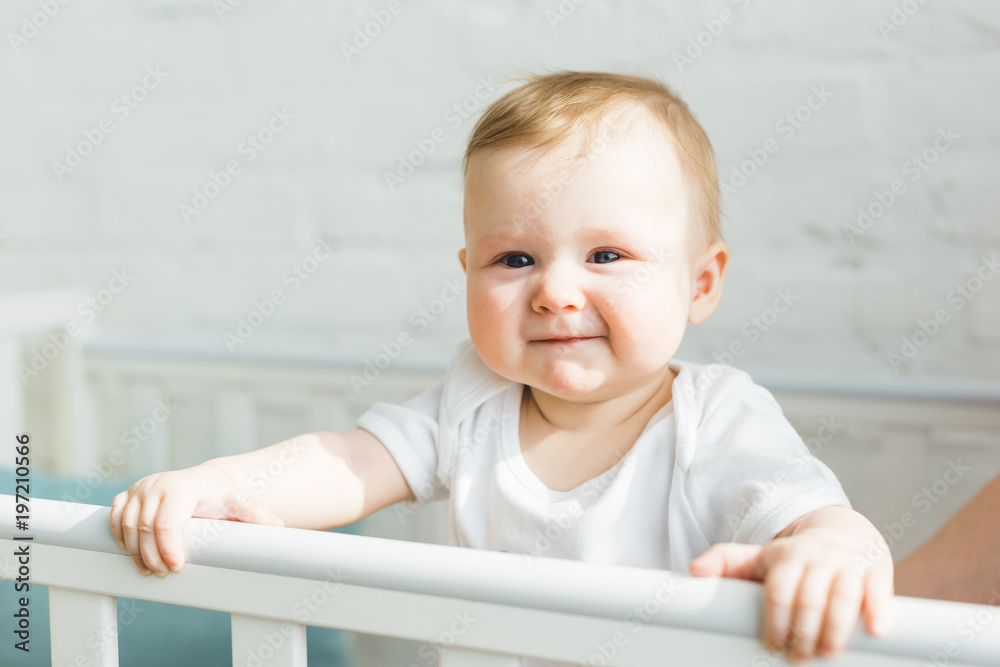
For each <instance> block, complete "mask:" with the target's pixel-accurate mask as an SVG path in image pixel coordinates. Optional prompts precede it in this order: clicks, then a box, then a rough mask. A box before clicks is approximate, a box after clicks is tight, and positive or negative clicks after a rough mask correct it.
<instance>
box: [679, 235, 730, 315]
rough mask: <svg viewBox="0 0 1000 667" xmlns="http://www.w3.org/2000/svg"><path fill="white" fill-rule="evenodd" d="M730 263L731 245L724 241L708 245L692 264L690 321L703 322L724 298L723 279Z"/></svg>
mask: <svg viewBox="0 0 1000 667" xmlns="http://www.w3.org/2000/svg"><path fill="white" fill-rule="evenodd" d="M728 265H729V246H728V245H726V244H725V243H724V242H722V241H717V242H716V243H713V244H711V245H710V246H708V247H707V248H706V249H705V251H704V252H703V253H702V254H701V256H699V257H698V258H697V259H696V260H695V261H694V264H693V265H692V272H691V308H690V309H689V310H688V322H690V323H691V324H701V323H702V322H704V321H705V320H707V319H708V318H709V316H710V315H711V314H712V313H714V312H715V309H716V308H717V307H718V305H719V300H720V299H721V298H722V280H723V278H725V276H726V267H727V266H728Z"/></svg>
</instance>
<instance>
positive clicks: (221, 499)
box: [110, 429, 412, 576]
mask: <svg viewBox="0 0 1000 667" xmlns="http://www.w3.org/2000/svg"><path fill="white" fill-rule="evenodd" d="M408 498H412V494H411V492H410V488H409V486H408V485H407V483H406V480H405V478H404V477H403V474H402V473H401V472H400V470H399V467H398V466H397V465H396V462H395V459H393V457H392V455H390V454H389V452H388V450H386V448H385V446H384V445H383V444H382V443H381V441H379V439H378V438H376V437H375V436H374V435H372V434H371V433H369V432H368V431H365V430H362V429H355V430H353V431H344V432H342V433H328V432H317V433H307V434H305V435H300V436H298V437H295V438H292V439H291V440H286V441H284V442H280V443H278V444H276V445H271V446H270V447H265V448H263V449H259V450H256V451H253V452H248V453H246V454H240V455H236V456H226V457H222V458H215V459H211V460H208V461H205V462H204V463H202V464H200V465H197V466H194V467H192V468H186V469H184V470H175V471H170V472H164V473H156V474H153V475H149V476H147V477H144V478H142V479H140V480H139V481H137V482H136V483H135V484H133V485H132V486H131V487H129V489H128V490H126V491H123V492H121V493H119V494H118V495H117V496H115V498H114V501H113V502H112V505H111V519H110V521H111V531H112V533H113V534H114V536H115V540H116V541H117V542H118V544H119V546H121V547H122V548H123V549H128V551H129V553H130V554H131V555H132V560H133V561H135V564H136V566H137V567H138V568H139V570H140V571H142V572H143V574H150V573H151V572H155V573H156V574H158V575H160V576H166V574H167V572H168V571H169V570H173V571H175V572H176V571H179V570H180V569H181V568H182V567H183V566H184V551H183V538H182V531H183V530H184V527H185V526H186V525H187V523H188V520H189V519H190V518H191V517H193V516H195V517H202V518H209V519H227V520H236V521H246V522H250V523H263V524H270V525H277V526H281V525H284V526H289V527H293V528H311V529H317V530H326V529H328V528H336V527H339V526H344V525H347V524H350V523H353V522H355V521H358V520H359V519H362V518H364V517H366V516H368V515H369V514H372V513H373V512H375V511H377V510H380V509H382V508H383V507H386V506H388V505H391V504H393V503H395V502H398V501H400V500H406V499H408Z"/></svg>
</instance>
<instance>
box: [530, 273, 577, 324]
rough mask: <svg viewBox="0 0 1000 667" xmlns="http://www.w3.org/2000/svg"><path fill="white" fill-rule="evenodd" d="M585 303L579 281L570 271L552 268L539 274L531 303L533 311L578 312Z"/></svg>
mask: <svg viewBox="0 0 1000 667" xmlns="http://www.w3.org/2000/svg"><path fill="white" fill-rule="evenodd" d="M585 303H586V300H585V298H584V295H583V290H582V288H581V285H580V281H579V280H578V279H577V278H576V277H575V276H574V275H573V272H572V271H567V270H561V269H558V268H555V267H552V268H548V269H546V270H545V271H542V272H539V276H538V284H537V287H536V289H535V294H534V297H533V298H532V303H531V307H532V308H533V309H534V310H535V311H537V312H552V313H558V312H561V311H563V310H566V309H570V310H580V309H582V308H583V306H584V304H585Z"/></svg>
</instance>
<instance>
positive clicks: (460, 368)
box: [441, 340, 513, 425]
mask: <svg viewBox="0 0 1000 667" xmlns="http://www.w3.org/2000/svg"><path fill="white" fill-rule="evenodd" d="M511 384H513V382H512V381H511V380H508V379H506V378H504V377H502V376H500V375H498V374H497V373H495V372H494V371H493V370H492V369H491V368H490V367H489V366H487V365H486V363H485V362H484V361H483V360H482V359H481V358H480V356H479V353H478V352H476V348H475V347H474V346H473V345H472V341H471V340H465V341H463V342H462V343H460V344H459V346H458V348H457V349H456V351H455V355H454V356H453V357H452V360H451V362H450V363H449V365H448V370H447V372H446V373H445V378H444V386H443V388H442V394H441V411H442V415H443V416H444V418H445V419H446V421H447V423H449V424H451V425H457V424H458V423H459V422H460V421H462V420H463V419H465V418H466V417H467V416H469V415H470V414H471V413H472V412H473V411H475V410H476V409H477V408H479V407H481V406H482V405H483V404H484V403H485V402H486V401H487V400H489V399H490V398H491V397H493V396H495V395H496V394H498V393H499V392H501V391H503V390H504V389H507V388H508V387H510V385H511Z"/></svg>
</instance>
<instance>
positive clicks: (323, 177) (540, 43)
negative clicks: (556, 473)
mask: <svg viewBox="0 0 1000 667" xmlns="http://www.w3.org/2000/svg"><path fill="white" fill-rule="evenodd" d="M0 28H2V31H3V33H4V37H3V42H4V43H3V45H2V46H0V119H2V123H0V429H2V430H0V437H2V438H4V442H5V444H4V446H3V448H0V451H2V452H3V456H4V458H3V460H2V461H0V469H6V470H7V473H8V478H6V479H5V485H4V487H3V491H2V492H3V493H12V492H13V489H12V488H11V490H10V491H7V488H8V487H12V485H11V484H8V483H7V481H8V480H9V472H10V468H11V466H12V461H13V454H12V453H8V452H10V445H11V444H12V434H14V433H19V432H25V431H27V432H30V433H31V436H32V439H33V447H34V449H33V456H34V461H33V463H34V468H33V475H35V479H36V482H37V485H36V487H37V488H40V489H41V488H44V491H43V493H47V494H49V496H50V497H53V498H59V499H66V500H74V501H76V502H90V503H96V504H109V503H110V498H111V497H113V495H114V493H117V491H118V490H121V489H122V488H126V487H127V486H128V484H130V483H131V482H132V481H134V480H135V479H137V478H138V477H139V476H142V475H144V474H148V473H149V472H153V471H156V470H165V469H169V468H179V467H186V466H189V465H194V464H196V463H199V462H201V461H203V460H205V459H207V458H211V457H214V456H219V455H223V454H228V453H236V452H240V451H247V450H249V449H254V448H257V447H261V446H265V445H268V444H272V443H274V442H278V441H280V440H283V439H286V438H288V437H291V436H294V435H297V434H299V433H302V432H304V431H307V430H319V429H323V430H343V429H348V428H352V427H353V424H354V420H355V419H356V418H357V416H358V415H359V414H360V413H361V412H362V411H363V410H364V409H365V408H366V407H368V406H370V405H371V404H372V403H373V402H375V401H381V400H387V401H401V400H405V399H406V398H408V397H409V396H412V395H414V394H415V393H417V392H419V391H420V390H422V389H423V388H426V387H428V386H430V384H431V383H433V382H434V381H436V380H437V379H438V378H439V377H440V376H441V374H442V373H443V371H444V368H445V366H446V364H447V362H448V360H449V358H450V356H451V353H452V351H453V350H454V348H455V346H456V344H457V343H458V342H460V341H462V340H463V339H465V338H467V337H468V329H467V325H466V311H465V294H464V280H463V277H462V272H461V267H460V265H459V263H458V260H457V256H456V255H457V252H458V250H459V249H460V248H461V247H462V246H463V236H462V175H461V169H460V161H461V155H462V152H463V150H464V145H465V142H466V141H467V139H468V136H469V134H470V132H471V129H472V127H473V125H474V123H475V121H476V120H477V119H478V117H479V115H480V114H481V113H482V111H483V110H484V109H485V108H486V107H487V106H488V105H489V103H490V102H491V101H492V100H494V99H496V98H498V97H499V96H500V95H502V94H503V93H504V92H506V91H507V90H510V89H511V88H512V87H515V86H516V85H518V83H519V82H518V81H516V80H514V81H509V80H508V79H509V78H510V77H512V76H516V75H517V73H518V72H522V71H532V72H542V71H555V70H559V69H577V70H611V71H618V72H625V73H632V74H640V75H645V76H651V77H655V78H657V79H660V80H661V81H663V82H664V83H666V84H668V85H669V86H670V87H672V88H673V89H674V90H675V91H677V92H678V93H679V94H680V95H681V97H682V98H683V99H684V100H685V101H686V102H687V103H688V105H689V106H690V108H691V109H692V111H693V112H694V114H695V116H696V117H697V118H698V119H699V120H700V122H701V123H702V124H703V126H704V127H705V129H706V131H707V133H708V135H709V137H710V139H711V140H712V142H713V145H714V147H715V150H716V154H717V161H718V167H719V173H720V179H721V181H722V184H723V188H724V192H725V197H724V202H723V208H724V218H723V232H724V235H725V238H726V240H727V241H728V242H729V244H730V246H731V248H732V251H733V255H732V264H731V268H730V271H729V275H728V278H727V281H726V287H725V296H724V298H723V300H722V305H721V307H720V309H719V310H718V311H717V313H716V314H715V315H714V316H713V317H712V318H711V319H710V320H709V321H708V322H707V323H705V324H703V325H701V326H699V327H696V328H691V329H689V330H688V333H687V335H686V337H685V339H684V343H683V345H682V347H681V349H680V351H679V352H678V354H677V356H678V357H679V358H681V359H686V360H691V361H699V362H713V361H721V362H725V363H730V364H732V365H735V366H737V367H739V368H743V369H745V370H748V371H750V372H752V373H753V374H754V377H755V378H756V379H758V381H759V382H761V383H762V384H764V385H765V386H767V387H769V388H770V389H772V391H774V392H775V394H776V395H777V396H778V398H779V401H780V402H781V403H782V406H783V408H784V409H785V411H786V414H787V415H788V417H789V419H790V420H791V421H792V422H793V424H794V425H795V426H796V427H797V428H798V430H799V432H800V433H801V434H802V436H803V438H804V439H805V440H806V441H807V443H808V442H812V443H813V444H812V445H811V448H812V449H813V450H814V451H815V452H816V453H817V455H819V456H820V457H821V458H823V459H824V460H825V461H827V462H828V463H829V464H830V465H831V467H832V468H834V471H835V472H836V473H837V474H838V476H839V477H840V478H841V480H842V482H843V483H844V486H845V489H846V490H847V491H848V494H849V495H850V497H851V499H852V502H853V503H854V505H855V507H856V508H857V509H859V510H860V511H863V512H865V513H866V515H868V516H869V517H870V518H871V519H872V520H873V521H874V522H875V523H876V525H878V526H880V528H883V529H884V531H885V533H886V534H887V535H889V536H890V537H892V536H893V533H892V531H893V526H895V525H896V524H899V523H900V517H901V516H902V515H903V514H904V513H906V512H910V513H912V514H913V515H915V516H916V518H917V519H918V523H917V526H916V527H915V528H911V527H907V528H906V530H903V531H902V533H901V534H900V535H899V536H896V537H894V541H895V542H896V544H895V545H894V555H895V556H897V557H898V556H899V555H902V554H905V553H907V552H908V551H910V550H912V548H914V547H915V546H916V545H917V544H919V543H920V542H921V541H922V540H923V539H926V537H927V536H929V535H930V534H931V533H932V532H933V530H935V529H936V527H937V526H939V525H941V523H942V522H943V521H944V520H945V519H946V518H947V517H948V516H950V515H951V514H952V513H953V512H954V511H955V510H956V509H957V508H958V507H959V506H960V505H961V504H962V503H963V502H965V500H967V499H968V498H969V497H971V495H972V494H973V493H974V492H975V491H976V490H977V489H978V488H979V487H981V486H982V484H983V483H985V481H986V480H988V479H989V478H991V477H992V476H993V475H994V474H996V472H997V471H998V470H1000V418H998V416H997V415H998V410H997V407H998V405H1000V279H997V280H994V278H995V277H997V273H998V272H1000V265H998V264H997V260H996V252H997V250H998V249H1000V188H998V187H997V186H998V183H1000V123H998V122H997V118H998V117H1000V115H998V107H1000V5H998V4H997V3H995V2H989V1H987V0H981V1H978V2H976V1H971V0H968V1H956V2H948V3H941V2H937V3H935V2H924V1H922V0H903V1H895V2H889V1H886V0H878V1H869V2H862V1H861V0H839V1H837V2H832V1H828V0H822V1H817V2H810V3H798V2H790V1H786V2H763V1H762V0H724V1H718V2H716V1H708V0H703V1H692V2H684V3H663V2H634V3H614V2H608V1H604V0H538V1H517V2H504V3H500V2H493V3H488V2H479V1H465V2H458V1H456V0H428V1H425V2H421V3H416V2H410V1H408V0H387V1H384V2H383V1H376V2H357V1H338V2H319V1H308V0H291V1H288V2H283V3H275V2H260V1H257V0H104V1H103V2H90V3H79V2H70V1H69V0H6V1H5V2H4V3H3V7H2V8H0ZM823 420H826V421H823ZM955 461H960V462H961V463H960V464H959V465H960V466H963V467H970V468H971V471H970V472H967V473H965V474H963V475H962V476H961V477H960V478H958V481H957V482H954V483H953V482H951V481H947V480H952V479H954V478H955V476H954V473H951V474H948V475H947V476H946V472H947V471H948V470H955V467H954V465H953V464H954V463H955ZM942 480H946V481H947V483H945V482H943V481H942ZM935 484H937V486H935ZM928 489H930V495H928V494H927V493H926V491H927V490H928ZM921 494H923V495H921ZM34 495H36V496H38V497H43V496H42V495H41V494H40V493H38V492H36V493H35V494H34ZM918 498H920V500H918ZM925 506H926V507H927V510H926V511H924V507H925ZM441 511H442V510H441V504H437V505H435V506H430V507H428V508H426V509H425V510H421V512H420V513H418V515H417V516H415V517H414V518H412V519H410V520H407V521H402V520H400V519H399V518H398V516H395V515H391V514H386V513H380V514H379V515H376V516H374V517H372V518H371V519H369V520H367V521H366V522H363V523H364V525H362V526H355V527H352V528H350V530H356V531H359V532H365V533H367V534H375V535H385V536H392V537H400V538H404V539H422V540H429V541H434V540H440V539H441V538H442V536H443V533H442V525H443V524H442V519H441ZM6 586H9V583H8V582H2V583H0V589H4V588H5V587H6ZM37 597H38V598H39V601H40V602H42V603H44V596H42V595H37ZM143 604H149V603H143ZM40 615H42V614H40ZM147 617H151V615H147ZM166 622H167V621H157V623H153V622H152V621H149V622H147V624H146V626H145V627H147V630H146V632H148V635H144V636H148V637H153V638H155V637H157V636H163V632H162V631H161V629H162V628H163V627H164V625H163V624H164V623H166ZM201 625H202V626H203V627H205V624H204V623H202V624H201ZM140 626H142V621H141V619H139V620H137V622H136V625H135V627H136V628H138V627H140ZM219 627H222V628H223V630H222V632H224V631H225V630H224V627H225V624H224V623H223V625H222V626H219ZM310 633H311V634H310V638H311V640H312V638H313V637H314V635H313V634H312V630H310ZM130 634H131V635H132V636H133V637H134V638H135V639H134V640H135V641H138V638H139V636H140V632H139V630H125V629H122V632H121V636H122V639H121V642H122V647H123V648H122V650H123V657H124V655H125V654H126V653H127V651H128V648H127V646H128V642H129V641H133V640H130V639H129V635H130ZM330 637H332V638H329V639H328V641H329V645H330V646H332V647H333V648H332V649H331V653H330V655H331V656H334V657H330V658H329V659H330V660H331V661H334V660H341V661H343V660H348V659H349V658H348V657H345V656H348V655H349V654H351V652H353V655H354V656H355V658H354V660H355V661H358V660H360V662H356V664H407V662H406V661H407V660H410V661H411V662H413V663H416V664H425V663H426V660H425V657H423V655H424V654H420V653H417V652H416V651H415V649H414V647H413V646H409V647H407V646H403V645H400V644H393V643H390V642H384V641H378V640H374V639H373V638H355V637H352V638H345V636H342V635H336V636H333V635H330ZM143 641H146V640H143ZM208 641H215V640H212V639H206V642H208ZM324 641H326V640H324ZM227 642H228V639H227V638H226V637H222V641H221V645H220V646H221V648H220V647H217V650H218V651H220V653H219V655H220V656H221V657H220V660H222V661H223V662H224V661H225V660H226V659H227V658H226V656H225V655H224V653H225V650H226V645H227ZM40 644H42V647H41V648H40V650H42V649H44V640H43V641H42V642H40ZM311 648H312V647H311ZM0 650H9V647H8V646H5V647H4V648H3V649H0ZM204 650H206V651H207V650H209V649H204ZM334 654H336V655H334ZM0 655H4V654H2V653H0ZM40 655H41V654H40ZM315 655H316V656H319V655H320V653H319V651H318V650H317V652H316V653H315ZM358 655H363V656H368V658H366V659H361V658H358V657H357V656H358ZM336 656H339V657H336ZM372 656H382V657H381V658H379V657H372ZM386 656H392V657H391V658H389V657H386ZM19 658H20V656H19ZM39 660H41V662H38V663H37V664H47V662H46V661H45V659H44V656H41V657H40V658H39ZM316 660H319V658H318V657H317V658H316ZM366 660H367V662H366ZM379 660H381V661H382V662H379ZM16 664H21V663H16ZM24 664H28V663H24ZM32 664H34V663H32ZM144 664H153V663H148V662H147V663H144ZM164 664H176V661H175V660H174V659H171V660H170V661H168V662H165V663H164ZM204 664H209V663H204ZM316 664H327V663H319V662H317V663H316ZM329 664H332V662H331V663H329ZM344 664H346V663H344Z"/></svg>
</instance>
